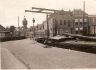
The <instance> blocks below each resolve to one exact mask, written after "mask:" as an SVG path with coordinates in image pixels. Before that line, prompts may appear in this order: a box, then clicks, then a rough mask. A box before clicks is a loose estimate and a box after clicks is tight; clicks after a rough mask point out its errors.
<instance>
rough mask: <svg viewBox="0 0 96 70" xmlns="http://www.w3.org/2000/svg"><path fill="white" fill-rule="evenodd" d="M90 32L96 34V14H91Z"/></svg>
mask: <svg viewBox="0 0 96 70" xmlns="http://www.w3.org/2000/svg"><path fill="white" fill-rule="evenodd" d="M88 17H89V26H90V34H95V35H96V15H89V16H88Z"/></svg>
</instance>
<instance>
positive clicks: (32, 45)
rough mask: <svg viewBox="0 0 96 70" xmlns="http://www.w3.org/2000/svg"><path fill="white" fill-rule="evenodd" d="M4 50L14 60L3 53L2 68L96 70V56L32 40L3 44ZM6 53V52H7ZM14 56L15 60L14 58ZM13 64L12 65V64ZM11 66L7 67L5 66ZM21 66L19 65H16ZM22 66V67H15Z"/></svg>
mask: <svg viewBox="0 0 96 70" xmlns="http://www.w3.org/2000/svg"><path fill="white" fill-rule="evenodd" d="M1 48H2V49H7V51H9V52H10V53H11V54H12V56H10V58H11V57H12V58H11V59H12V60H14V59H15V61H14V64H13V61H11V60H8V59H3V58H7V56H8V55H10V54H8V53H7V56H4V55H6V54H4V51H3V50H2V49H1V51H3V53H1V68H3V69H6V68H8V69H10V68H12V67H13V69H14V68H28V69H64V68H96V54H92V53H86V52H80V51H74V50H68V49H62V48H56V47H50V48H44V45H43V44H40V43H37V42H35V41H33V40H30V39H24V40H17V41H8V42H2V43H1ZM5 51H6V50H5ZM13 56H14V58H13ZM11 62H12V64H11ZM9 63H10V66H9V67H8V66H7V67H6V66H5V65H8V64H9ZM16 63H17V64H19V65H16ZM11 66H12V67H11ZM15 66H20V67H15Z"/></svg>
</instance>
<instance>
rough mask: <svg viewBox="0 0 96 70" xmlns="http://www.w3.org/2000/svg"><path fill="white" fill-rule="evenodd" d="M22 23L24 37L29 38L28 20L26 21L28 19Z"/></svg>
mask: <svg viewBox="0 0 96 70" xmlns="http://www.w3.org/2000/svg"><path fill="white" fill-rule="evenodd" d="M22 23H23V33H24V36H27V24H28V23H27V20H26V18H25V16H24V19H23V21H22Z"/></svg>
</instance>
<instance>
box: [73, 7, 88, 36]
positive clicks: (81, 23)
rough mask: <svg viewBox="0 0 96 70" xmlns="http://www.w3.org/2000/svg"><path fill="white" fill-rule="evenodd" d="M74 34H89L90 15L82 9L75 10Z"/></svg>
mask: <svg viewBox="0 0 96 70" xmlns="http://www.w3.org/2000/svg"><path fill="white" fill-rule="evenodd" d="M73 19H74V29H73V30H74V32H75V34H84V35H86V34H88V25H89V24H88V14H87V13H85V12H83V11H82V10H81V9H74V10H73Z"/></svg>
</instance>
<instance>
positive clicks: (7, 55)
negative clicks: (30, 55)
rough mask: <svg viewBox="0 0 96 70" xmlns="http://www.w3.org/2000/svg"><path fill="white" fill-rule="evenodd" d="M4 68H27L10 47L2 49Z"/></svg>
mask: <svg viewBox="0 0 96 70" xmlns="http://www.w3.org/2000/svg"><path fill="white" fill-rule="evenodd" d="M1 68H2V69H27V67H25V65H24V64H22V63H21V62H20V61H19V60H18V59H17V58H16V57H15V56H14V55H13V54H12V53H11V52H10V51H9V50H8V49H5V48H2V49H1Z"/></svg>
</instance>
